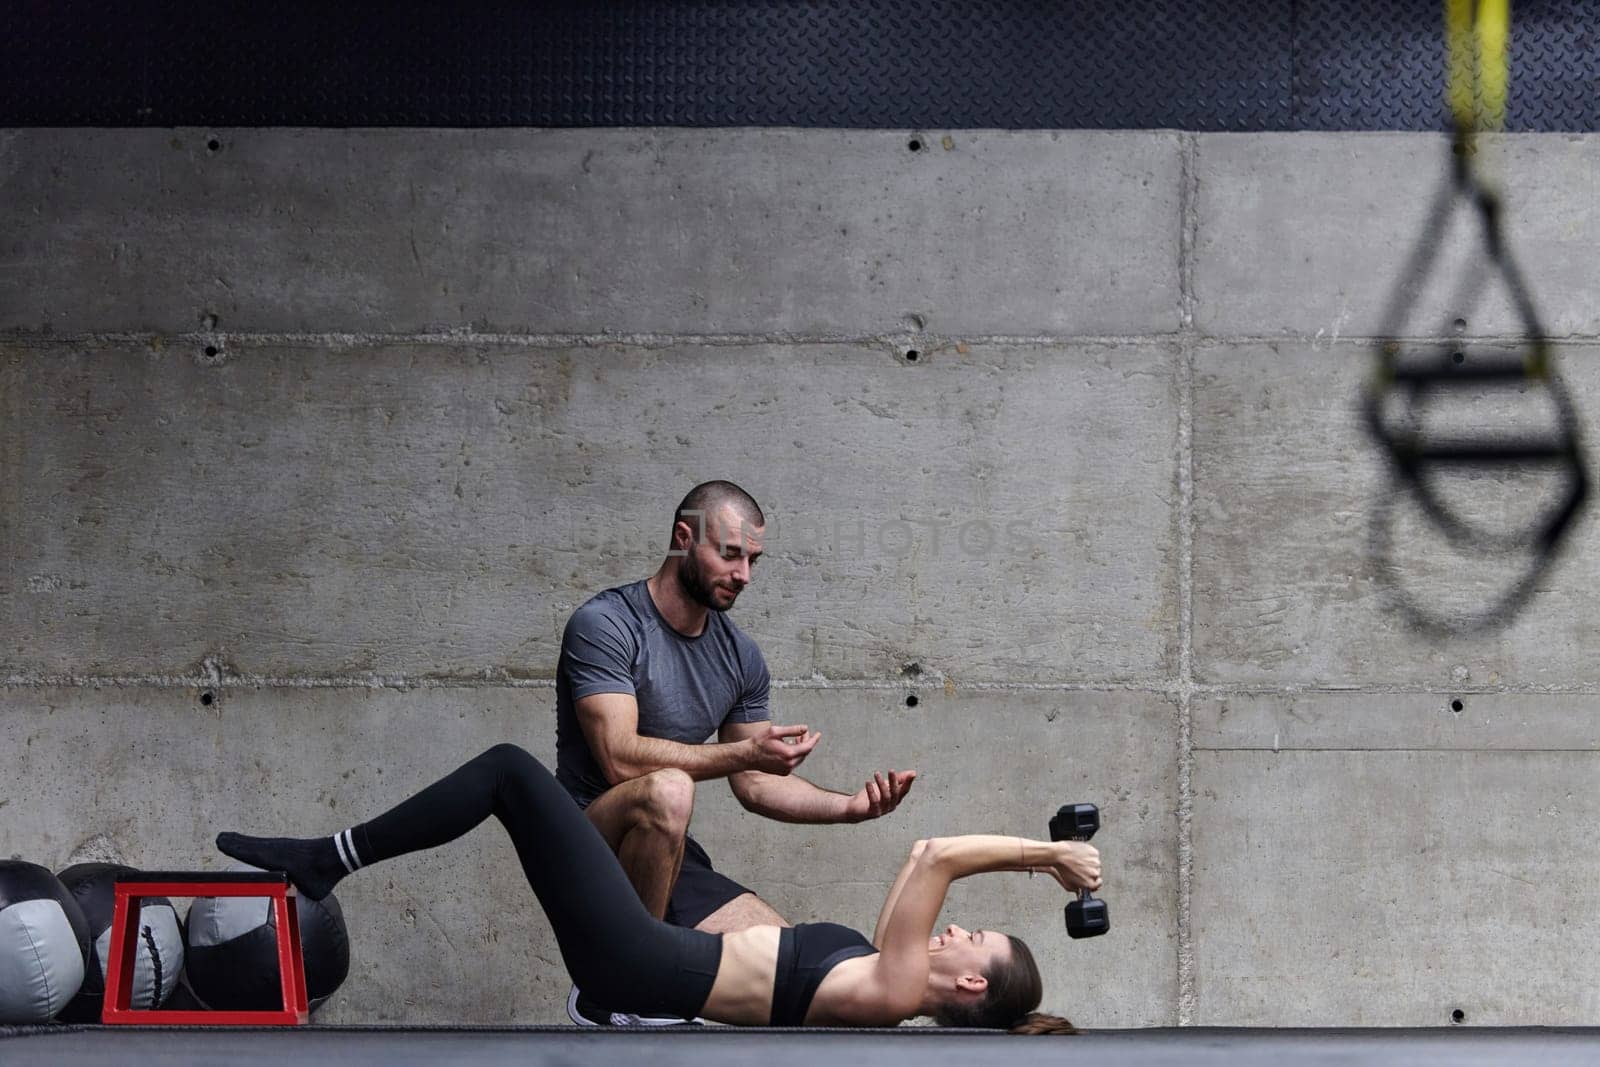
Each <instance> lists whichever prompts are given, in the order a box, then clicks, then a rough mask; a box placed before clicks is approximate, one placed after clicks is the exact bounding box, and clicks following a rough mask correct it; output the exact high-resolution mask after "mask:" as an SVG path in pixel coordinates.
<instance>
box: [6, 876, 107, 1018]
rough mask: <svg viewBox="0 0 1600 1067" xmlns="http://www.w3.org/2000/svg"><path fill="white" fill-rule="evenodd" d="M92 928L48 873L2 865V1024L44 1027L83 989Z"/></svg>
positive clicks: (70, 897) (76, 903)
mask: <svg viewBox="0 0 1600 1067" xmlns="http://www.w3.org/2000/svg"><path fill="white" fill-rule="evenodd" d="M88 959H89V924H88V923H87V922H86V921H85V920H84V917H83V909H82V908H80V907H78V902H77V901H75V900H73V899H72V894H71V893H69V892H68V891H67V887H66V886H64V885H62V884H61V879H59V878H57V877H56V876H55V875H53V874H51V873H50V871H49V868H46V867H41V866H39V865H38V864H37V863H26V862H24V861H22V860H0V1023H14V1024H23V1023H45V1022H49V1021H50V1020H51V1019H53V1018H55V1016H56V1014H57V1013H58V1012H60V1011H61V1009H62V1008H65V1007H66V1006H67V1002H68V1001H70V1000H71V999H72V998H73V997H74V996H76V995H77V993H78V989H79V987H80V986H82V985H83V974H84V968H85V965H86V964H87V962H88Z"/></svg>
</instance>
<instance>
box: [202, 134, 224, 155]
mask: <svg viewBox="0 0 1600 1067" xmlns="http://www.w3.org/2000/svg"><path fill="white" fill-rule="evenodd" d="M206 148H207V149H209V150H210V151H212V152H218V151H221V150H222V142H221V141H219V140H217V139H216V138H215V137H213V138H211V140H209V141H207V142H206Z"/></svg>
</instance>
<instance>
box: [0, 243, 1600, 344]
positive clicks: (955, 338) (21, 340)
mask: <svg viewBox="0 0 1600 1067" xmlns="http://www.w3.org/2000/svg"><path fill="white" fill-rule="evenodd" d="M1185 240H1186V241H1187V240H1193V238H1192V237H1189V236H1186V237H1185ZM1191 251H1192V250H1191V249H1180V254H1182V255H1187V254H1190V253H1191ZM1188 269H1190V270H1192V267H1191V268H1188ZM1180 281H1181V283H1182V287H1183V288H1184V289H1185V292H1183V293H1181V294H1180V297H1179V308H1180V310H1179V314H1180V318H1182V319H1184V327H1183V329H1188V330H1191V331H1192V326H1193V322H1192V317H1193V312H1194V300H1195V297H1194V292H1193V289H1192V288H1190V286H1192V279H1190V278H1188V277H1187V275H1186V274H1185V275H1184V276H1183V277H1182V278H1181V279H1180ZM913 336H915V338H916V339H917V341H918V342H919V343H920V345H921V347H924V348H928V349H932V350H937V349H939V348H941V347H945V346H950V345H955V344H966V345H983V346H995V347H999V346H1006V347H1013V348H1053V347H1062V346H1079V347H1089V346H1094V345H1122V346H1126V345H1139V346H1152V347H1159V346H1161V345H1170V344H1172V343H1173V342H1175V341H1178V340H1179V339H1180V337H1181V336H1182V330H1178V331H1172V332H1164V333H1134V334H960V335H948V336H947V335H943V334H934V333H919V334H915V335H912V334H898V333H885V334H861V335H840V336H826V335H803V334H515V333H505V334H490V333H458V332H447V333H246V332H239V333H223V332H220V331H207V332H199V333H159V332H155V333H151V332H135V333H130V332H126V331H114V332H104V333H83V334H52V335H49V336H45V335H42V334H35V333H21V332H9V331H5V330H0V344H4V345H7V346H9V347H13V348H25V349H40V350H57V349H61V348H76V347H81V346H83V345H149V344H152V343H154V342H156V341H160V342H161V343H162V344H163V345H164V346H169V347H170V346H178V345H190V344H193V345H204V344H211V343H216V342H219V341H220V342H221V343H222V348H223V352H224V353H225V355H219V356H218V357H217V359H216V361H217V362H221V361H223V360H225V359H227V358H231V357H234V356H237V355H238V354H239V352H240V351H241V350H248V349H252V348H270V347H273V346H281V347H286V348H315V349H318V350H328V349H332V350H334V351H338V350H342V349H352V348H373V347H380V346H385V345H387V346H394V347H405V346H412V345H418V346H422V345H426V346H445V345H461V344H471V345H481V346H484V347H487V348H537V349H545V348H548V349H557V350H566V349H572V348H642V349H661V348H688V347H703V348H719V347H721V348H736V347H750V346H756V345H773V346H785V347H806V346H814V347H840V346H856V347H862V348H890V349H893V350H895V351H896V352H898V351H899V350H900V349H901V348H903V347H905V345H906V344H908V343H909V342H910V339H911V338H912V337H913ZM1189 340H1190V341H1191V343H1192V344H1194V345H1195V346H1197V347H1199V348H1203V349H1211V348H1236V347H1238V346H1240V345H1269V344H1283V343H1284V342H1286V341H1287V342H1300V343H1304V344H1309V345H1312V346H1314V347H1316V348H1318V349H1334V348H1352V349H1362V348H1371V347H1372V346H1373V345H1375V344H1378V343H1379V342H1381V341H1385V340H1395V338H1387V337H1378V336H1377V335H1371V336H1368V335H1364V334H1342V335H1340V336H1339V337H1338V338H1337V339H1335V338H1331V337H1317V336H1315V335H1313V334H1302V333H1292V332H1285V333H1277V334H1200V333H1193V335H1192V337H1190V338H1189ZM1398 340H1400V341H1402V342H1405V343H1407V344H1418V345H1432V344H1440V345H1442V344H1455V343H1457V342H1459V341H1460V340H1461V338H1460V337H1459V336H1458V335H1455V334H1407V335H1405V336H1403V337H1400V338H1398ZM1523 340H1525V338H1522V337H1518V336H1512V335H1510V334H1481V335H1474V337H1473V341H1474V343H1481V344H1485V345H1505V346H1507V347H1514V346H1515V345H1517V344H1518V343H1520V342H1521V341H1523ZM1597 340H1600V336H1597V335H1592V334H1565V335H1562V336H1559V337H1557V336H1552V337H1550V338H1547V342H1548V343H1549V344H1550V345H1552V346H1554V347H1558V348H1560V347H1565V348H1591V347H1593V346H1594V344H1595V343H1596V341H1597ZM173 354H175V355H180V356H183V355H185V353H184V352H181V351H179V352H174V353H173Z"/></svg>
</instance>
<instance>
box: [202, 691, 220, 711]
mask: <svg viewBox="0 0 1600 1067" xmlns="http://www.w3.org/2000/svg"><path fill="white" fill-rule="evenodd" d="M216 702H217V695H216V694H215V693H213V692H212V691H211V690H209V689H207V690H206V691H205V692H204V693H201V694H200V703H202V704H204V705H205V706H206V707H208V708H209V707H210V706H211V705H213V704H215V703H216Z"/></svg>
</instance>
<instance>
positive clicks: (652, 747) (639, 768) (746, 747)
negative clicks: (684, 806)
mask: <svg viewBox="0 0 1600 1067" xmlns="http://www.w3.org/2000/svg"><path fill="white" fill-rule="evenodd" d="M574 709H575V710H576V711H577V713H578V725H579V726H580V727H582V729H583V736H584V738H585V739H586V740H587V741H588V742H589V751H590V752H592V753H594V758H595V762H596V763H598V764H599V765H600V771H601V773H603V774H604V775H605V776H606V781H608V782H610V783H611V784H613V785H615V784H617V783H618V782H625V781H629V780H630V779H633V778H639V777H641V776H643V775H646V774H649V773H650V772H651V771H658V770H662V769H663V768H667V767H675V768H677V769H678V770H681V771H684V772H685V773H687V774H688V775H689V776H690V777H691V778H694V779H696V780H704V779H707V778H725V777H727V776H728V775H730V774H734V773H737V772H741V771H751V772H752V773H755V769H756V768H760V769H761V771H760V773H765V774H767V775H768V776H769V777H773V778H778V777H779V776H782V775H787V774H788V773H789V772H790V771H792V770H793V769H794V768H795V767H798V766H799V765H800V763H801V761H803V760H804V759H805V758H806V756H808V755H809V754H810V753H811V750H812V749H813V748H814V747H816V744H817V739H818V737H819V735H817V734H809V733H808V732H807V730H806V728H805V727H804V726H772V725H771V724H769V723H761V724H759V725H760V726H762V727H763V729H762V730H761V731H759V732H753V733H752V734H750V735H749V736H744V737H740V738H738V739H734V740H724V741H721V742H718V743H714V744H704V745H685V744H680V743H679V742H677V741H666V740H663V739H661V738H657V737H641V736H639V703H638V701H637V700H635V699H634V697H633V696H632V694H629V693H595V694H592V695H590V696H586V697H583V698H581V699H579V700H578V701H577V703H576V704H575V705H574Z"/></svg>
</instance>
